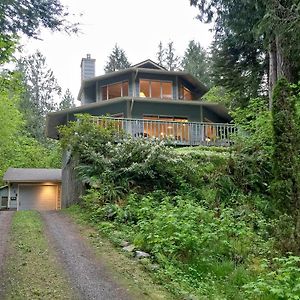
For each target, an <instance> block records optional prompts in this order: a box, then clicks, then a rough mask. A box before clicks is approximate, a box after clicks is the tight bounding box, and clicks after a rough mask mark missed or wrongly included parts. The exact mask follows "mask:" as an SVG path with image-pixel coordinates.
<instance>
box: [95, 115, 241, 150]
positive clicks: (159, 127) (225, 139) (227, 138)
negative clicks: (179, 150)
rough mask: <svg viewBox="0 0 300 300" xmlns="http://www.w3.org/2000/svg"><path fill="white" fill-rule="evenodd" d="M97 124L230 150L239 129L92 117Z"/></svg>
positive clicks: (143, 134)
mask: <svg viewBox="0 0 300 300" xmlns="http://www.w3.org/2000/svg"><path fill="white" fill-rule="evenodd" d="M93 120H94V122H95V123H97V124H99V125H102V126H104V127H106V126H109V125H110V126H114V127H115V128H116V129H117V130H118V131H120V132H121V131H124V132H125V133H127V134H129V135H131V136H132V137H136V138H138V137H143V138H152V139H156V140H159V141H161V140H168V141H170V142H173V143H175V144H178V145H191V146H192V145H195V146H196V145H207V146H229V145H230V144H231V137H232V135H233V134H234V133H236V127H235V126H234V125H233V124H227V123H204V122H187V121H181V122H176V121H165V120H148V119H126V118H111V117H93Z"/></svg>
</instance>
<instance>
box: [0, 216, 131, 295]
mask: <svg viewBox="0 0 300 300" xmlns="http://www.w3.org/2000/svg"><path fill="white" fill-rule="evenodd" d="M41 215H42V218H43V220H44V222H45V231H46V234H47V235H48V238H49V240H50V242H51V244H52V246H53V248H54V249H55V251H56V253H57V256H58V259H59V261H60V263H61V264H62V265H63V267H64V269H65V270H66V271H67V274H68V276H69V280H70V282H71V284H72V285H73V286H74V288H75V289H76V290H77V291H78V293H79V298H80V299H97V300H101V299H103V300H104V299H105V300H110V299H111V300H113V299H115V300H117V299H118V300H128V299H133V298H132V297H131V296H130V295H129V292H128V291H127V290H126V289H125V288H123V287H121V286H119V284H117V283H116V279H114V276H113V275H112V274H111V273H110V272H109V271H108V270H107V268H106V267H105V265H104V264H103V262H101V261H99V259H97V257H96V256H95V254H94V253H93V252H92V250H91V249H90V247H89V246H88V245H87V243H86V241H85V240H84V239H83V238H82V237H81V235H80V233H79V231H78V229H77V228H76V226H75V225H74V224H73V223H72V221H70V219H69V218H68V217H67V216H64V215H63V214H61V213H59V212H42V213H41ZM0 227H1V226H0Z"/></svg>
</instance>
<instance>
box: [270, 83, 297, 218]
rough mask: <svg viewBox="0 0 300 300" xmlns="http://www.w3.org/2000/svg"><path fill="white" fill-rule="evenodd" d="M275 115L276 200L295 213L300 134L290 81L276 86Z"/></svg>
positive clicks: (274, 97)
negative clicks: (299, 132)
mask: <svg viewBox="0 0 300 300" xmlns="http://www.w3.org/2000/svg"><path fill="white" fill-rule="evenodd" d="M297 100H298V99H297ZM272 116H273V132H274V152H273V164H274V176H275V180H274V188H273V194H274V199H276V200H277V202H278V204H279V206H280V208H281V209H284V210H286V212H288V213H290V214H294V212H295V211H299V209H300V191H299V179H298V177H299V176H298V174H299V161H298V153H299V135H298V132H297V125H296V121H297V120H296V97H295V96H293V93H292V89H291V87H290V86H289V84H288V82H287V80H286V79H283V78H282V79H280V80H279V81H277V84H276V86H275V89H274V93H273V109H272Z"/></svg>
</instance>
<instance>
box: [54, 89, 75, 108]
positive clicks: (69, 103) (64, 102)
mask: <svg viewBox="0 0 300 300" xmlns="http://www.w3.org/2000/svg"><path fill="white" fill-rule="evenodd" d="M72 107H75V101H74V97H73V95H72V93H71V91H70V90H69V89H67V90H66V91H65V93H64V95H63V97H62V99H61V101H60V103H59V106H58V108H59V110H63V109H67V108H72Z"/></svg>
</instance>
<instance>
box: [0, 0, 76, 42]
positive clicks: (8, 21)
mask: <svg viewBox="0 0 300 300" xmlns="http://www.w3.org/2000/svg"><path fill="white" fill-rule="evenodd" d="M0 11H1V14H0V32H1V34H2V35H4V36H10V37H12V36H14V35H17V36H20V35H21V34H25V35H27V36H28V37H33V38H37V37H38V35H39V33H40V30H41V28H42V27H44V28H47V29H50V30H52V31H62V30H64V31H66V32H69V33H70V32H77V31H78V28H77V25H78V24H76V23H75V24H74V23H71V22H69V21H67V17H68V16H69V15H70V13H69V12H68V11H67V9H66V7H65V6H63V5H62V4H61V1H60V0H43V1H36V0H7V1H1V2H0Z"/></svg>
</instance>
